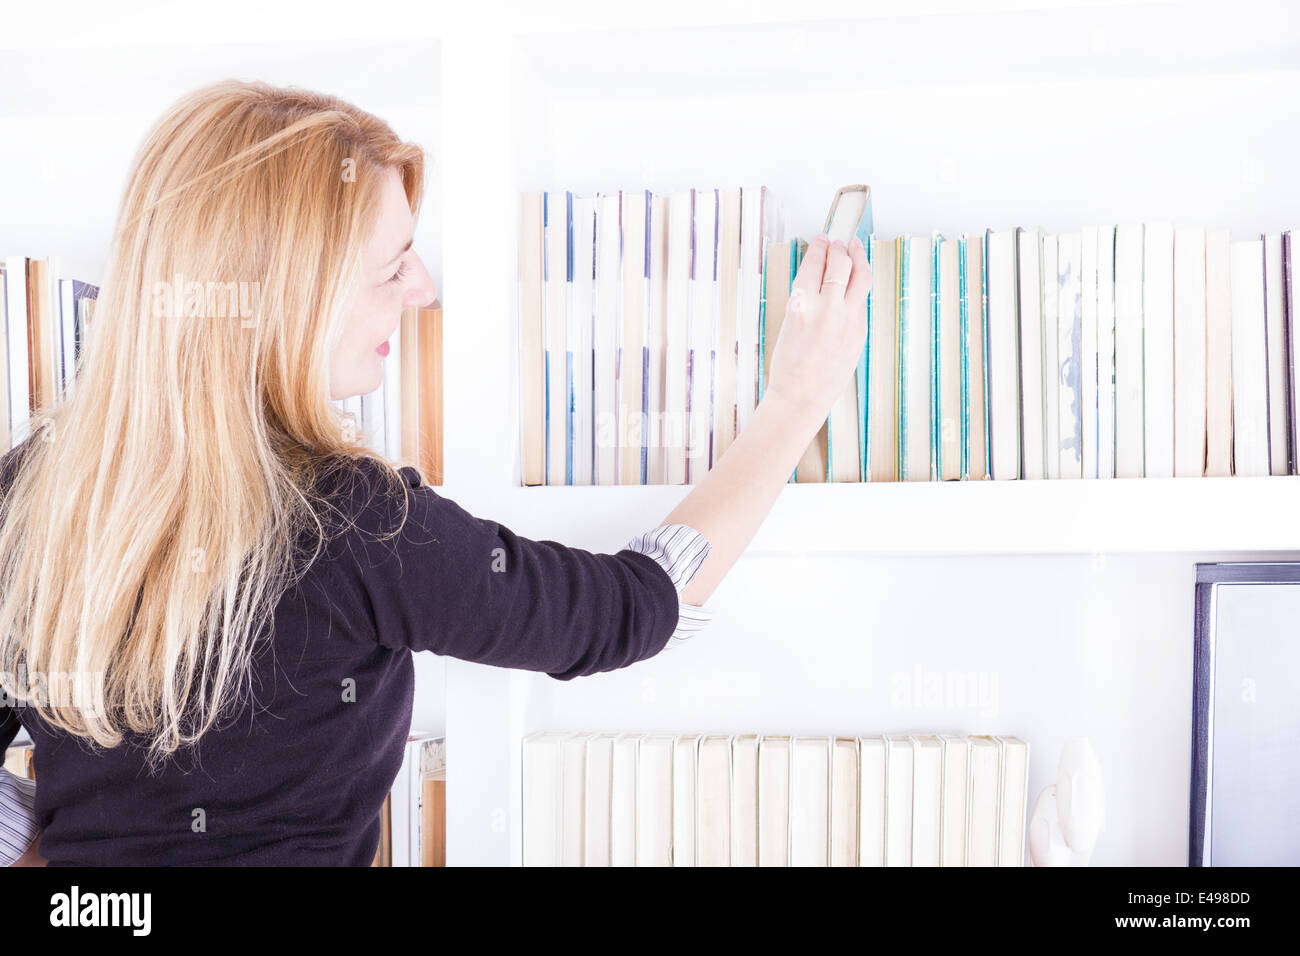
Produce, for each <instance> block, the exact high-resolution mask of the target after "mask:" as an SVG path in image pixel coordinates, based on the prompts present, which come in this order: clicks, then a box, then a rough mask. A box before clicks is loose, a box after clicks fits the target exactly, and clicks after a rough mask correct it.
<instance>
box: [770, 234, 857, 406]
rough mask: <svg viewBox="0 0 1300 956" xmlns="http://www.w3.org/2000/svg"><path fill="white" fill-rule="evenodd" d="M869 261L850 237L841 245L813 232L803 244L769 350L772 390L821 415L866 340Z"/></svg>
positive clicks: (839, 390) (854, 365) (842, 384)
mask: <svg viewBox="0 0 1300 956" xmlns="http://www.w3.org/2000/svg"><path fill="white" fill-rule="evenodd" d="M871 282H872V275H871V266H869V265H868V264H867V253H866V250H865V249H864V248H863V247H862V242H861V240H859V239H858V238H857V237H856V236H854V237H853V240H852V242H850V243H849V245H848V246H847V247H846V246H845V245H844V244H843V243H841V242H838V241H836V242H833V243H828V242H827V240H826V237H825V236H818V237H816V238H815V239H813V240H812V241H811V242H809V243H808V249H807V251H806V252H805V254H804V257H803V262H801V263H800V264H799V272H798V274H797V275H796V276H795V278H794V283H793V285H792V287H791V289H790V302H789V305H788V306H787V307H786V312H785V321H784V322H782V323H781V332H780V334H779V335H778V336H777V343H776V350H775V351H774V352H773V353H772V381H771V383H770V384H769V385H768V386H767V388H766V390H765V391H764V398H766V397H767V396H768V395H769V394H773V393H775V394H776V395H777V396H779V397H780V399H781V400H783V401H785V402H788V403H790V404H792V405H793V406H794V407H796V408H800V409H805V410H808V411H810V412H814V413H816V414H817V415H820V416H821V417H823V418H824V417H825V416H826V415H829V414H830V410H831V406H833V405H834V404H835V402H836V400H837V399H839V397H840V396H841V395H843V394H844V389H845V388H846V386H847V385H848V381H849V376H850V375H851V374H852V372H853V370H854V369H856V368H857V366H858V360H859V359H860V358H861V357H862V349H863V347H864V346H865V345H866V341H867V309H866V302H867V293H868V292H869V291H870V289H871Z"/></svg>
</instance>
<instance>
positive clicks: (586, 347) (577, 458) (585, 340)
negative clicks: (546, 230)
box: [568, 196, 596, 485]
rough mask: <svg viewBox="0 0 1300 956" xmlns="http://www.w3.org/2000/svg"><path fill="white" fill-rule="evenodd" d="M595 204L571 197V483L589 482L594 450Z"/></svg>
mask: <svg viewBox="0 0 1300 956" xmlns="http://www.w3.org/2000/svg"><path fill="white" fill-rule="evenodd" d="M595 237H596V201H595V200H594V199H593V198H592V197H590V196H585V197H584V196H575V197H573V294H572V295H571V296H570V297H569V306H570V307H569V316H570V320H571V324H570V326H569V336H568V341H569V343H570V345H571V347H572V349H573V483H574V484H575V485H590V484H591V483H592V464H593V458H594V451H595V439H594V431H593V422H594V421H595V406H594V404H593V395H592V391H593V388H594V384H595V383H594V382H593V380H592V365H593V362H592V329H593V325H594V321H595V317H594V312H593V310H594V308H595V293H596V279H595V271H596V260H595V254H594V250H593V248H592V244H593V243H594V242H595Z"/></svg>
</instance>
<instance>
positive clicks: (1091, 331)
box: [1079, 226, 1100, 478]
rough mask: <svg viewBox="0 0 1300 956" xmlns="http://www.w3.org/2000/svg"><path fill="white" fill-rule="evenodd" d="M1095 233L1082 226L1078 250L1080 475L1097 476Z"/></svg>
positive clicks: (1090, 228)
mask: <svg viewBox="0 0 1300 956" xmlns="http://www.w3.org/2000/svg"><path fill="white" fill-rule="evenodd" d="M1097 232H1098V229H1097V227H1096V226H1085V227H1084V228H1083V231H1082V233H1081V234H1080V235H1081V240H1080V241H1081V245H1080V249H1079V277H1080V283H1079V316H1080V323H1079V329H1080V332H1081V336H1080V340H1081V349H1082V351H1081V353H1080V354H1081V356H1082V359H1083V364H1082V369H1081V379H1082V389H1081V395H1082V397H1083V418H1082V421H1083V477H1085V478H1096V477H1097V442H1098V441H1099V440H1100V436H1099V435H1098V432H1097Z"/></svg>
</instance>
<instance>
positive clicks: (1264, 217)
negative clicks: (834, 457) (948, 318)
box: [443, 0, 1300, 865]
mask: <svg viewBox="0 0 1300 956" xmlns="http://www.w3.org/2000/svg"><path fill="white" fill-rule="evenodd" d="M577 6H578V5H577V4H560V5H559V6H556V7H550V6H548V7H547V8H546V10H545V12H544V13H543V12H542V11H541V9H540V8H539V9H538V11H536V12H535V13H533V14H529V15H526V16H524V17H522V18H520V19H518V20H516V21H513V22H511V23H509V24H506V23H503V24H502V25H501V27H500V28H499V29H498V30H492V29H488V28H486V27H483V28H482V29H480V30H478V31H469V32H466V33H464V34H455V35H453V33H452V32H450V31H449V32H448V34H447V36H446V41H445V46H444V53H445V59H444V71H445V72H444V84H443V86H444V91H445V100H444V104H443V116H444V119H445V125H444V129H443V142H444V144H445V153H444V156H445V163H444V167H443V168H444V181H446V182H448V183H453V182H454V183H456V184H457V188H456V190H455V191H454V192H449V193H448V194H447V195H446V196H445V197H444V206H443V213H444V224H443V228H444V230H445V232H446V234H447V235H449V236H456V237H457V242H456V243H454V244H451V245H449V246H448V248H447V252H446V257H445V260H444V270H445V275H446V277H447V289H446V293H447V294H446V297H445V300H444V302H445V306H446V309H447V315H448V316H449V319H448V323H447V326H446V330H445V343H446V350H447V359H448V365H447V381H446V416H447V419H446V420H447V426H446V435H445V454H446V462H447V469H446V474H447V485H446V486H445V493H446V494H447V495H448V496H449V497H451V498H453V499H455V500H456V501H457V502H459V503H460V504H461V505H462V506H464V507H465V508H466V509H467V510H469V511H470V512H471V513H473V514H476V515H479V516H481V517H484V518H490V519H492V520H495V521H498V522H500V523H502V524H504V525H506V526H507V527H509V528H511V530H513V531H514V532H516V533H517V534H521V535H524V536H526V537H530V538H534V539H539V540H547V539H549V540H555V541H560V542H562V543H564V544H568V545H571V546H577V547H583V548H587V549H588V550H593V551H616V550H618V549H619V548H621V547H623V546H624V544H625V543H626V542H627V541H628V540H629V539H630V538H631V537H632V536H633V535H635V534H637V533H639V532H641V531H644V530H645V529H647V528H650V527H654V526H655V525H656V524H658V523H660V522H661V521H662V520H663V519H664V518H665V517H666V516H667V515H668V514H669V513H670V512H671V511H672V509H673V508H674V507H675V506H676V504H677V503H678V502H679V501H681V499H682V498H683V497H684V496H685V495H686V494H688V493H689V492H690V487H688V486H617V487H533V488H522V487H519V481H520V467H519V465H520V461H519V449H518V445H519V442H518V438H517V436H518V434H519V430H518V422H519V416H518V408H519V391H518V389H519V385H518V361H517V351H518V333H517V284H516V283H517V259H516V255H517V245H516V243H517V235H516V232H515V231H514V230H512V229H504V228H503V227H502V224H503V223H507V224H515V223H517V222H518V216H519V201H518V197H519V194H520V192H522V191H524V190H538V189H554V188H562V189H572V190H575V191H580V192H587V193H591V192H595V191H598V190H609V189H617V188H642V187H645V188H651V189H654V190H655V191H657V192H661V193H662V192H667V191H669V190H672V189H679V188H682V187H684V186H703V185H725V184H739V183H753V182H761V183H764V184H765V185H767V186H768V187H770V188H771V190H772V194H773V195H774V196H775V197H776V198H777V199H779V200H780V202H781V203H782V205H783V206H784V210H785V217H784V223H785V227H786V233H787V235H800V236H804V237H806V236H808V235H811V234H813V233H814V232H816V231H817V230H818V227H819V226H820V224H821V222H822V218H823V217H824V215H825V210H826V203H827V202H828V201H829V197H830V195H831V194H832V193H833V191H834V189H835V188H837V187H838V186H840V185H842V184H844V183H849V182H868V183H870V184H871V185H872V188H873V191H874V194H875V200H874V211H875V220H876V229H877V233H878V234H880V235H885V236H892V235H901V234H912V235H929V234H930V232H931V231H932V230H940V231H942V232H943V233H945V234H947V235H958V234H960V233H962V232H972V233H973V232H976V231H980V232H982V231H983V230H984V229H985V228H993V229H1007V228H1011V227H1013V226H1016V225H1023V226H1027V227H1033V226H1040V227H1042V228H1043V229H1044V230H1046V231H1048V232H1066V231H1071V230H1076V229H1078V228H1080V227H1082V226H1085V225H1101V224H1106V223H1117V222H1141V221H1149V220H1156V219H1168V220H1172V221H1174V222H1177V223H1180V224H1181V223H1189V224H1202V225H1206V226H1210V227H1215V228H1227V229H1230V230H1231V231H1232V232H1233V233H1234V234H1235V235H1239V236H1245V235H1249V234H1251V233H1257V232H1260V231H1265V230H1267V231H1277V230H1281V229H1285V228H1289V227H1291V226H1292V225H1294V224H1296V223H1297V222H1300V193H1297V192H1296V190H1295V189H1294V188H1293V180H1294V173H1293V169H1292V165H1293V164H1292V163H1291V157H1293V156H1294V155H1296V154H1297V153H1298V152H1300V127H1297V126H1296V124H1294V123H1287V122H1285V121H1284V120H1282V119H1280V118H1281V117H1286V116H1290V115H1292V114H1293V112H1294V109H1293V105H1294V103H1295V102H1296V101H1297V100H1298V99H1300V43H1297V37H1298V36H1300V30H1298V29H1296V17H1297V10H1296V8H1295V7H1294V5H1290V4H1285V3H1281V2H1276V0H1270V2H1259V0H1246V2H1244V3H1241V4H1233V5H1232V6H1231V7H1230V8H1228V9H1226V10H1225V8H1224V7H1223V6H1222V4H1208V3H1199V2H1197V3H1162V4H1152V3H1119V4H1073V3H1047V2H1042V3H1014V2H1010V3H999V2H977V3H974V4H970V5H967V4H948V3H938V2H936V3H924V4H917V5H912V4H904V3H896V2H890V3H875V4H865V5H862V6H858V5H856V4H853V5H849V4H843V3H834V2H832V3H826V4H822V5H816V6H814V7H812V8H810V9H809V10H808V12H807V13H805V12H804V9H803V8H800V9H799V10H798V11H795V10H793V8H790V7H789V6H788V4H782V5H772V4H764V3H756V4H709V3H699V4H673V3H669V4H666V5H664V6H663V7H656V8H654V9H652V10H651V9H638V10H637V11H635V12H626V11H614V10H613V9H612V8H608V7H605V8H600V9H599V10H597V9H596V8H594V7H593V8H592V14H591V17H590V19H588V20H584V21H581V26H578V24H579V22H580V21H579V20H577V19H576V18H573V17H572V16H571V14H572V12H573V11H574V10H575V9H576V8H577ZM850 7H851V8H850ZM1085 8H1086V9H1085ZM791 16H798V17H799V18H800V19H797V20H789V18H790V17H791ZM548 18H552V19H549V20H548ZM787 20H789V22H783V21H787ZM485 250H490V252H488V253H485ZM1298 493H1300V478H1296V477H1276V478H1265V479H1245V478H1231V479H1125V480H1114V479H1112V480H1086V481H1038V482H975V483H961V482H949V483H916V484H912V483H890V484H833V485H821V484H818V485H798V484H792V485H788V486H786V487H785V488H783V489H782V491H781V494H780V496H779V499H778V501H777V503H776V505H775V507H774V508H773V510H772V512H771V514H770V515H769V516H768V518H767V519H766V521H765V522H764V524H763V526H762V527H761V528H760V530H759V532H758V533H757V535H756V537H755V538H754V540H753V542H752V543H751V545H750V547H749V549H748V550H747V552H746V554H745V556H743V557H742V558H741V560H740V561H739V562H738V563H737V565H736V566H735V568H733V570H732V571H731V573H730V574H729V575H728V577H727V578H726V580H724V582H723V583H722V584H721V585H720V586H719V588H718V589H717V591H716V592H715V594H714V595H713V597H712V598H711V599H710V601H709V602H708V603H709V604H710V605H711V606H713V607H714V609H715V611H716V612H717V618H716V619H715V621H714V623H713V624H712V625H710V628H709V630H708V632H707V636H705V635H701V639H699V640H696V641H692V642H690V643H689V644H688V645H685V646H683V647H682V648H675V649H673V650H672V651H671V652H665V653H663V654H661V655H659V656H658V657H656V658H654V659H652V660H650V661H646V662H643V663H642V664H638V665H637V666H636V667H633V668H627V669H624V670H621V671H617V672H613V673H610V674H602V675H599V676H596V677H590V678H582V679H579V680H575V681H567V682H560V681H554V680H551V679H550V678H548V677H545V676H543V675H534V674H526V673H520V672H509V671H505V670H501V669H498V668H491V667H482V666H478V665H473V664H466V663H463V662H459V661H449V662H448V668H447V674H448V681H447V707H448V727H447V731H448V741H449V745H448V753H449V756H448V759H449V761H450V765H451V766H452V767H453V768H456V767H459V768H461V769H460V770H459V771H458V772H456V771H454V772H456V773H457V776H456V779H457V781H458V782H457V784H456V785H455V786H454V787H452V788H451V789H450V790H449V793H448V800H449V804H448V808H449V833H448V840H449V846H448V852H449V860H451V861H452V862H454V863H488V864H493V863H511V862H514V863H517V862H519V858H520V857H519V853H520V842H519V841H520V827H521V813H520V808H521V779H520V763H519V760H520V749H519V741H520V740H521V739H522V737H523V736H524V735H525V734H527V733H531V732H533V731H536V730H543V729H573V730H576V729H589V730H590V729H598V730H642V731H646V730H678V731H688V730H708V731H710V732H736V731H745V730H749V731H760V732H768V733H879V732H901V731H904V730H910V731H913V732H919V731H922V730H924V729H926V728H929V729H936V730H943V731H945V732H977V733H978V732H988V733H1016V734H1019V735H1021V736H1024V737H1025V738H1026V739H1028V740H1030V742H1031V746H1032V748H1033V750H1032V756H1031V768H1030V792H1031V797H1032V796H1034V795H1036V794H1037V792H1038V791H1039V790H1040V789H1041V788H1042V787H1043V786H1044V785H1045V784H1046V782H1048V780H1049V778H1050V776H1051V775H1052V773H1053V770H1054V766H1053V765H1054V763H1055V760H1056V757H1057V755H1058V754H1059V752H1060V745H1061V743H1062V742H1063V741H1064V739H1066V738H1067V737H1070V736H1075V735H1088V736H1090V737H1092V738H1093V741H1094V744H1095V746H1096V748H1097V750H1098V753H1099V754H1100V755H1101V759H1102V762H1103V771H1104V772H1105V773H1106V776H1107V779H1106V783H1107V795H1108V801H1107V803H1108V809H1110V810H1112V811H1113V813H1112V815H1111V817H1110V818H1109V819H1108V827H1107V832H1106V834H1105V836H1104V838H1103V841H1102V843H1100V844H1099V846H1098V852H1097V855H1096V857H1095V858H1094V859H1095V862H1097V863H1099V864H1111V865H1114V864H1121V865H1124V864H1127V865H1132V864H1153V863H1159V864H1179V863H1181V862H1183V861H1185V859H1186V857H1185V849H1186V826H1185V819H1186V804H1187V794H1188V791H1189V786H1188V779H1187V772H1188V771H1187V766H1188V764H1187V760H1188V752H1189V745H1190V737H1191V728H1190V712H1191V710H1190V693H1191V691H1190V683H1191V651H1190V648H1191V627H1192V587H1193V582H1194V579H1195V571H1194V565H1195V563H1196V562H1197V561H1198V560H1241V559H1258V558H1263V557H1266V556H1267V557H1269V558H1272V559H1279V558H1288V557H1289V558H1294V557H1297V556H1300V523H1297V522H1296V521H1294V520H1292V519H1291V518H1290V515H1291V514H1292V513H1293V509H1294V502H1295V501H1296V500H1297V498H1298ZM917 669H920V671H922V672H924V673H925V674H935V673H937V674H941V675H953V674H965V673H979V674H982V675H985V676H989V677H991V678H994V679H996V680H997V681H998V682H999V687H1000V693H1001V699H1000V702H999V704H998V705H997V706H996V707H995V708H993V710H992V711H991V712H989V711H985V710H981V709H980V708H971V707H940V708H938V709H925V708H919V709H918V708H916V707H910V706H906V705H902V704H899V703H898V702H897V701H896V700H894V699H893V697H892V696H891V693H892V691H893V690H894V687H893V682H894V679H895V678H898V677H899V676H900V675H904V676H906V675H911V674H913V673H914V672H915V671H916V670H917ZM1134 727H1141V728H1143V733H1141V734H1134V733H1133V728H1134Z"/></svg>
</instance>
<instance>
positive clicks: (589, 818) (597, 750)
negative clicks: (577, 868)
mask: <svg viewBox="0 0 1300 956" xmlns="http://www.w3.org/2000/svg"><path fill="white" fill-rule="evenodd" d="M617 736H618V735H617V734H593V735H592V736H590V737H588V738H587V754H586V766H585V773H586V786H585V793H584V794H583V801H584V803H583V813H582V827H583V849H582V865H583V866H610V865H612V862H613V859H612V856H611V853H610V824H611V821H612V820H613V793H614V738H615V737H617Z"/></svg>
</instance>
